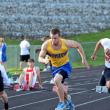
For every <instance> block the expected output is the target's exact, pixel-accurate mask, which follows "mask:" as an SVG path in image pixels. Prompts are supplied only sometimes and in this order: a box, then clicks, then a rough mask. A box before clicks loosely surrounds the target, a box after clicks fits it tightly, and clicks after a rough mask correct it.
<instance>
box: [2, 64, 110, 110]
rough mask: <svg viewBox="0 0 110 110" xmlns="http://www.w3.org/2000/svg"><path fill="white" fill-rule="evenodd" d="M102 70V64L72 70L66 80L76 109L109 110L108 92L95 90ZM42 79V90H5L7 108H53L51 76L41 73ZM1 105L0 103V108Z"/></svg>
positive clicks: (43, 109) (53, 96)
mask: <svg viewBox="0 0 110 110" xmlns="http://www.w3.org/2000/svg"><path fill="white" fill-rule="evenodd" d="M102 70H103V66H101V67H95V68H91V69H90V70H87V69H75V70H74V72H73V74H72V75H71V78H70V79H69V80H68V81H67V82H68V85H69V93H70V94H71V96H72V100H73V101H74V104H75V108H76V110H110V94H108V93H103V94H99V93H96V92H95V87H96V85H97V84H98V81H99V79H100V76H101V71H102ZM42 79H43V82H44V87H45V88H46V89H43V90H36V91H27V92H25V91H20V92H15V91H12V90H7V93H8V96H9V105H10V109H9V110H54V109H55V107H56V105H57V103H58V97H57V95H56V94H55V93H53V92H52V91H51V88H52V85H50V84H49V81H50V79H51V76H50V74H49V73H42ZM2 107H3V105H2V103H0V110H1V109H2Z"/></svg>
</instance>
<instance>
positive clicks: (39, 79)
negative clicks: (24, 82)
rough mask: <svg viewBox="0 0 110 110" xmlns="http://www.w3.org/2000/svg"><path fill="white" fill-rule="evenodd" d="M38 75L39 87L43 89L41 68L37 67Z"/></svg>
mask: <svg viewBox="0 0 110 110" xmlns="http://www.w3.org/2000/svg"><path fill="white" fill-rule="evenodd" d="M36 74H37V77H38V81H39V86H40V88H42V81H41V76H40V68H39V67H37V69H36Z"/></svg>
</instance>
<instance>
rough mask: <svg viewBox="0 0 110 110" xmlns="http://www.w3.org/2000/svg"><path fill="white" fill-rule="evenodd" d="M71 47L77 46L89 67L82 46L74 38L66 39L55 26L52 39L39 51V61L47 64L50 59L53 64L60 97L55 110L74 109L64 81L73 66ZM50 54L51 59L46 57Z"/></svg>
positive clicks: (57, 91)
mask: <svg viewBox="0 0 110 110" xmlns="http://www.w3.org/2000/svg"><path fill="white" fill-rule="evenodd" d="M69 48H76V49H77V50H78V52H79V54H80V56H81V58H82V63H83V64H84V65H86V66H87V68H89V65H88V63H87V61H86V57H85V54H84V51H83V48H82V46H81V45H80V44H79V43H78V42H76V41H74V40H66V39H63V38H61V33H60V30H59V29H57V28H55V29H52V30H51V31H50V39H49V40H46V41H45V42H44V43H43V44H42V46H41V51H40V53H39V58H38V60H39V62H41V63H44V64H47V63H49V60H50V61H51V65H52V76H53V79H54V84H55V86H56V93H57V95H58V97H59V103H58V105H57V107H56V108H55V110H64V109H71V110H73V109H74V106H73V103H72V100H71V98H70V95H68V93H67V90H66V89H67V88H65V86H64V81H65V79H66V78H68V77H69V76H70V75H71V70H72V67H71V65H70V62H69V56H68V51H69ZM46 55H48V56H49V59H45V56H46Z"/></svg>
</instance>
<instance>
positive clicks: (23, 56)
mask: <svg viewBox="0 0 110 110" xmlns="http://www.w3.org/2000/svg"><path fill="white" fill-rule="evenodd" d="M29 58H30V43H29V41H28V40H27V39H26V37H24V36H22V41H21V42H20V69H21V70H22V68H23V63H25V64H26V62H28V59H29Z"/></svg>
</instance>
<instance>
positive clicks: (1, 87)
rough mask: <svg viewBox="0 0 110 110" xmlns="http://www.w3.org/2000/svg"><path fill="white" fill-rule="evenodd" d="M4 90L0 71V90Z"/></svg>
mask: <svg viewBox="0 0 110 110" xmlns="http://www.w3.org/2000/svg"><path fill="white" fill-rule="evenodd" d="M3 91H4V84H3V77H2V74H1V71H0V92H3Z"/></svg>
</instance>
